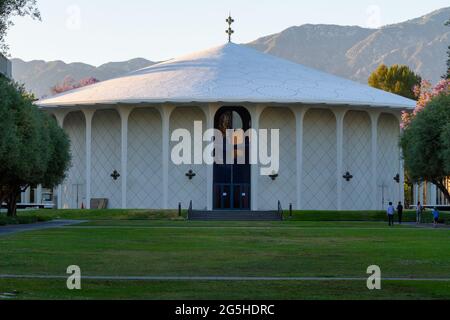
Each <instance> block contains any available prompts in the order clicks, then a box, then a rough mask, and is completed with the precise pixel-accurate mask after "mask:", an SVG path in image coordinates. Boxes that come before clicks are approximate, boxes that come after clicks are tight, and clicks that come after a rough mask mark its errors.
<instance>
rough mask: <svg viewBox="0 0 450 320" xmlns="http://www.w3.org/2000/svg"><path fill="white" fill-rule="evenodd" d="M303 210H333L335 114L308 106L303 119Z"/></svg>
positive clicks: (334, 188) (335, 206) (334, 205)
mask: <svg viewBox="0 0 450 320" xmlns="http://www.w3.org/2000/svg"><path fill="white" fill-rule="evenodd" d="M303 123H304V124H303V126H304V132H303V174H302V177H303V179H302V183H303V187H302V188H303V189H302V199H303V206H302V209H303V210H336V209H337V189H336V187H337V186H336V170H337V168H336V167H337V164H336V154H337V151H336V118H335V116H334V114H333V113H332V112H331V111H330V110H324V109H311V110H309V111H308V112H307V113H306V115H305V118H304V122H303Z"/></svg>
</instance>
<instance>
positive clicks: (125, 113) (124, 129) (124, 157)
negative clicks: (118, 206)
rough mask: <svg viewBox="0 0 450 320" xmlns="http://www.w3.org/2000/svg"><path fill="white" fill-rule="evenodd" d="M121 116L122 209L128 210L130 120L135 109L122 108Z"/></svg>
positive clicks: (120, 110) (119, 110)
mask: <svg viewBox="0 0 450 320" xmlns="http://www.w3.org/2000/svg"><path fill="white" fill-rule="evenodd" d="M117 111H118V112H119V114H120V120H121V123H122V124H121V133H122V135H121V136H122V143H121V151H122V152H121V166H122V168H121V171H122V172H121V173H120V178H121V181H122V209H126V208H127V186H128V184H127V181H128V119H129V117H130V114H131V112H132V111H133V107H129V106H120V107H119V108H117Z"/></svg>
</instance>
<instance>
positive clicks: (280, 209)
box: [278, 200, 283, 220]
mask: <svg viewBox="0 0 450 320" xmlns="http://www.w3.org/2000/svg"><path fill="white" fill-rule="evenodd" d="M278 215H279V217H280V218H281V220H283V207H282V206H281V201H279V200H278Z"/></svg>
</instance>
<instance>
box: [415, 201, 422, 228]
mask: <svg viewBox="0 0 450 320" xmlns="http://www.w3.org/2000/svg"><path fill="white" fill-rule="evenodd" d="M422 212H423V207H422V204H421V203H420V202H418V203H417V208H416V223H417V224H421V223H422Z"/></svg>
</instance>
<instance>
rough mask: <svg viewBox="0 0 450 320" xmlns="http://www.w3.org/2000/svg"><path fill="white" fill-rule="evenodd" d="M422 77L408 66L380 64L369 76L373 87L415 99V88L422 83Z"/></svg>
mask: <svg viewBox="0 0 450 320" xmlns="http://www.w3.org/2000/svg"><path fill="white" fill-rule="evenodd" d="M421 81H422V79H421V78H420V76H418V75H417V74H415V73H414V72H413V71H412V70H411V69H410V68H409V67H408V66H402V65H397V64H395V65H393V66H392V67H390V68H389V67H387V66H386V65H384V64H382V65H380V66H379V67H378V68H377V69H376V70H375V71H374V72H373V73H372V74H371V75H370V77H369V85H370V86H371V87H374V88H377V89H381V90H384V91H387V92H391V93H395V94H398V95H401V96H403V97H405V98H409V99H415V98H416V96H415V93H414V88H415V87H416V86H418V85H420V82H421Z"/></svg>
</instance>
